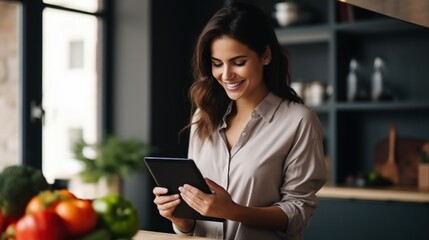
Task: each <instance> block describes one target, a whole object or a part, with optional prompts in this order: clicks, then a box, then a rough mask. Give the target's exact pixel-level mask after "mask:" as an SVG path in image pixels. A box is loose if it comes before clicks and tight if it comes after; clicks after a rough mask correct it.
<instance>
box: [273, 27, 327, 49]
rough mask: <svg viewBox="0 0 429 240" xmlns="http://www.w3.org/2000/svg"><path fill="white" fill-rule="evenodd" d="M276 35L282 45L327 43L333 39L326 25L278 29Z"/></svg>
mask: <svg viewBox="0 0 429 240" xmlns="http://www.w3.org/2000/svg"><path fill="white" fill-rule="evenodd" d="M276 34H277V38H278V40H279V42H280V44H303V43H317V42H327V41H329V39H330V37H331V31H330V29H329V27H328V26H326V25H317V26H299V27H298V26H297V27H293V26H291V27H284V28H278V29H276Z"/></svg>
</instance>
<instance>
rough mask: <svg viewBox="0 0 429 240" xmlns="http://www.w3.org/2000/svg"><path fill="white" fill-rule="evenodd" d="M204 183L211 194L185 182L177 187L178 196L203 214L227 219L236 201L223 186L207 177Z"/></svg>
mask: <svg viewBox="0 0 429 240" xmlns="http://www.w3.org/2000/svg"><path fill="white" fill-rule="evenodd" d="M206 183H207V185H208V186H209V188H210V189H211V190H212V193H213V194H206V193H204V192H202V191H200V190H199V189H198V188H195V187H193V186H191V185H188V184H185V185H183V187H180V188H179V191H180V196H181V197H182V198H183V200H185V202H186V203H187V204H188V205H189V206H190V207H192V208H193V209H195V210H196V211H197V212H199V213H200V214H201V215H203V216H209V217H217V218H225V219H229V216H230V215H231V214H232V213H233V212H234V211H233V209H234V207H235V206H236V203H235V202H234V201H232V198H231V196H230V195H229V193H228V192H227V191H225V189H224V188H223V187H221V186H219V185H218V184H216V183H215V182H213V181H212V180H210V179H208V178H206Z"/></svg>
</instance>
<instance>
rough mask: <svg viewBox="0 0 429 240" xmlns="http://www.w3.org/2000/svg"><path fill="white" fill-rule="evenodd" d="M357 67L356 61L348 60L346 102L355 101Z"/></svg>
mask: <svg viewBox="0 0 429 240" xmlns="http://www.w3.org/2000/svg"><path fill="white" fill-rule="evenodd" d="M357 67H358V63H357V61H356V59H354V58H353V59H352V60H350V65H349V69H350V70H349V74H348V75H347V100H348V101H353V100H355V99H356V94H357V90H358V79H357V75H356V69H357Z"/></svg>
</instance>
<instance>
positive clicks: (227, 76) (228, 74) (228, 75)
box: [222, 66, 234, 81]
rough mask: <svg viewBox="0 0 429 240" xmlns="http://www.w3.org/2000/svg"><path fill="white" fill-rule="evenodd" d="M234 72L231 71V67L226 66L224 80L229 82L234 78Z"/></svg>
mask: <svg viewBox="0 0 429 240" xmlns="http://www.w3.org/2000/svg"><path fill="white" fill-rule="evenodd" d="M233 75H234V74H233V72H232V71H231V68H230V67H229V66H225V67H224V68H223V71H222V80H223V81H228V80H231V79H232V78H233Z"/></svg>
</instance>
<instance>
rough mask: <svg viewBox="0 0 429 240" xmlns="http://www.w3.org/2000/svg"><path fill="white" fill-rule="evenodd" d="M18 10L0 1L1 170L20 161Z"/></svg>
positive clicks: (14, 6)
mask: <svg viewBox="0 0 429 240" xmlns="http://www.w3.org/2000/svg"><path fill="white" fill-rule="evenodd" d="M18 10H19V5H18V4H17V3H11V2H2V1H0V126H1V127H0V171H1V170H2V169H3V168H4V167H6V166H9V165H14V164H18V163H19V162H20V160H19V152H20V147H19V142H20V140H19V136H20V130H19V122H20V121H19V119H20V111H19V106H20V100H19V89H20V87H19V86H20V80H19V67H20V66H19V54H20V53H19V52H20V49H19V40H20V36H19V31H18V28H19V22H18Z"/></svg>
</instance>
